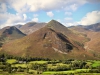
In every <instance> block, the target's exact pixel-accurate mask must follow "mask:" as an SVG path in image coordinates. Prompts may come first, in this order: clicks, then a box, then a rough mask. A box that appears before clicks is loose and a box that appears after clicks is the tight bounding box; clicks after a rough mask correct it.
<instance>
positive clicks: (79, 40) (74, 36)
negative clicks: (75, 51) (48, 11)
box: [46, 20, 88, 48]
mask: <svg viewBox="0 0 100 75" xmlns="http://www.w3.org/2000/svg"><path fill="white" fill-rule="evenodd" d="M46 27H48V28H51V29H53V30H55V31H58V32H61V33H62V34H64V35H65V36H67V37H68V38H70V39H71V40H73V43H76V44H78V45H79V48H80V45H81V46H83V45H84V43H85V42H87V41H88V38H87V37H86V36H85V35H83V34H79V33H77V32H74V31H72V30H70V29H68V28H67V27H65V26H64V25H62V24H61V23H59V22H57V21H55V20H51V21H50V22H49V23H47V25H46Z"/></svg>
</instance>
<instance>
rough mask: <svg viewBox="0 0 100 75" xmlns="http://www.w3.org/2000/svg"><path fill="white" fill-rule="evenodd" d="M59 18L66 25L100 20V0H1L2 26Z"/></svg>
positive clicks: (85, 23) (93, 22) (0, 26)
mask: <svg viewBox="0 0 100 75" xmlns="http://www.w3.org/2000/svg"><path fill="white" fill-rule="evenodd" d="M52 19H54V20H57V21H59V22H61V23H62V24H63V25H65V26H67V27H68V26H73V25H74V26H75V25H90V24H95V23H98V22H100V0H0V28H2V27H5V26H12V25H17V24H22V25H23V24H25V23H27V22H31V21H34V22H46V23H47V22H49V21H50V20H52Z"/></svg>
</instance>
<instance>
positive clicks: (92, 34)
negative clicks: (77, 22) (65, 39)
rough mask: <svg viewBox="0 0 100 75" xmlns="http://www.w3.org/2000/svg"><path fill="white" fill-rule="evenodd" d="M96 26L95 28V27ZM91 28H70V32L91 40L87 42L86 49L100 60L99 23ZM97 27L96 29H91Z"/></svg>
mask: <svg viewBox="0 0 100 75" xmlns="http://www.w3.org/2000/svg"><path fill="white" fill-rule="evenodd" d="M93 25H94V26H93ZM93 25H90V26H74V27H70V28H69V29H70V30H73V31H75V32H78V33H80V34H84V35H86V37H87V38H89V41H87V42H85V44H84V48H85V49H86V50H87V51H88V52H90V53H92V54H94V55H95V56H97V57H99V58H100V46H99V44H100V40H99V38H100V32H99V23H98V24H93ZM91 27H95V29H93V28H91Z"/></svg>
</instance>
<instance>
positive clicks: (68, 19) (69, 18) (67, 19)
mask: <svg viewBox="0 0 100 75" xmlns="http://www.w3.org/2000/svg"><path fill="white" fill-rule="evenodd" d="M65 20H66V21H72V20H73V19H72V18H71V17H66V18H65Z"/></svg>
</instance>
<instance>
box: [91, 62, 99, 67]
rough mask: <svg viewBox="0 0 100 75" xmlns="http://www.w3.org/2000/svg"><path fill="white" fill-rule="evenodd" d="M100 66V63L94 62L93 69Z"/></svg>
mask: <svg viewBox="0 0 100 75" xmlns="http://www.w3.org/2000/svg"><path fill="white" fill-rule="evenodd" d="M98 66H100V61H93V64H92V67H98Z"/></svg>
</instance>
